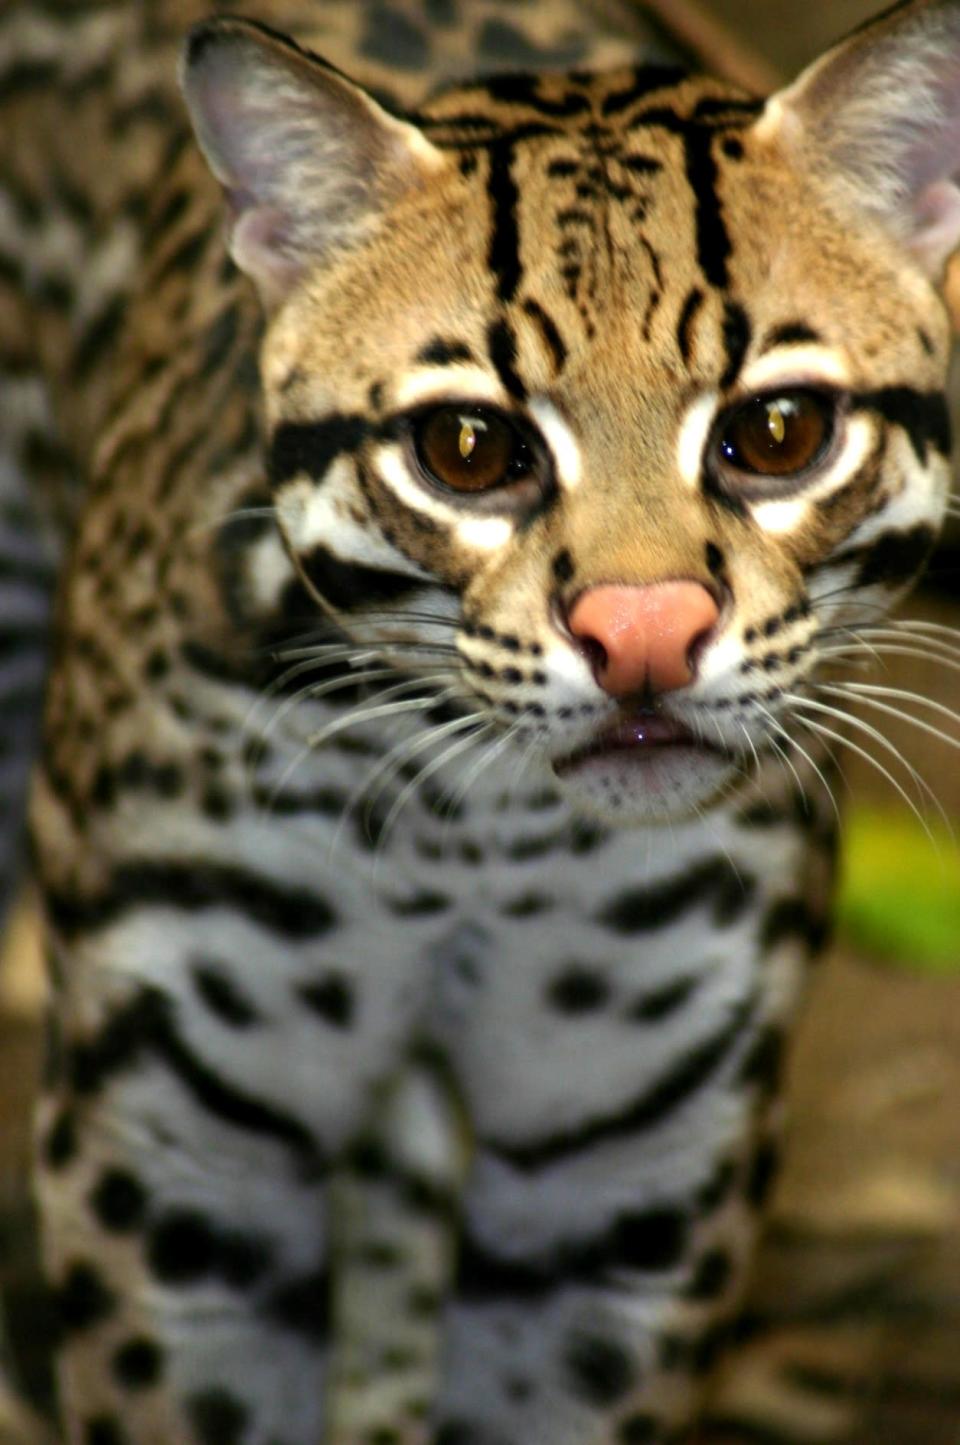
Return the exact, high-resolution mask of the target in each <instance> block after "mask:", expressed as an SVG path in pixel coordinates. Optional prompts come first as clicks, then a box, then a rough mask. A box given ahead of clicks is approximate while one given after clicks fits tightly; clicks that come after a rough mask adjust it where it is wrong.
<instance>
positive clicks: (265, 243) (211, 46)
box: [181, 19, 442, 304]
mask: <svg viewBox="0 0 960 1445" xmlns="http://www.w3.org/2000/svg"><path fill="white" fill-rule="evenodd" d="M181 84H182V86H183V91H184V95H185V97H186V102H187V106H188V109H189V111H190V116H191V119H192V121H193V127H194V130H195V131H196V134H197V139H198V140H199V142H200V146H201V148H202V150H203V152H204V154H205V156H206V158H207V161H208V162H209V165H210V168H211V170H212V171H213V173H214V175H215V176H216V177H217V179H218V180H219V181H220V183H221V184H222V186H223V187H224V190H225V192H226V195H227V201H228V204H229V207H230V251H231V254H232V255H233V258H234V260H235V261H236V263H237V265H238V266H239V267H240V268H241V269H242V270H244V271H246V272H247V273H248V274H249V275H250V276H252V278H253V279H254V281H255V282H256V283H257V285H258V287H259V288H260V291H261V294H262V295H263V297H264V300H265V301H266V302H267V303H268V304H275V303H277V302H278V301H280V300H282V298H283V297H284V296H285V295H286V294H287V292H288V291H289V290H290V288H291V286H292V285H294V284H295V282H296V281H297V280H298V278H299V277H300V276H301V275H302V274H303V272H304V270H305V269H306V268H307V266H308V265H310V264H311V263H312V262H316V261H318V260H319V261H322V260H323V259H324V258H325V257H327V256H328V255H329V254H330V253H331V252H333V251H334V250H336V249H338V248H340V247H343V246H349V245H351V244H352V243H355V242H356V241H357V240H358V239H360V237H361V236H362V235H363V234H364V233H365V232H366V231H368V230H369V229H370V228H371V227H372V226H373V225H374V224H375V223H376V220H377V218H378V216H379V215H380V214H381V213H382V212H383V210H384V209H385V208H386V207H387V206H389V205H390V204H391V203H392V202H393V201H394V200H396V199H397V198H398V197H399V196H400V195H401V194H402V193H403V192H404V191H407V190H410V189H413V188H415V187H417V186H418V185H419V184H422V182H423V180H424V179H425V178H426V176H427V175H428V174H429V173H430V171H431V170H436V169H437V168H438V167H439V166H440V165H441V164H442V159H441V156H440V153H439V152H438V151H437V150H436V149H435V148H434V147H433V146H431V144H430V142H429V141H428V140H427V139H426V138H425V137H424V136H423V135H422V133H421V132H420V131H419V130H417V129H416V128H415V127H414V126H411V125H407V124H405V123H403V122H402V121H399V120H396V119H395V118H394V117H393V116H391V115H389V114H388V113H387V112H386V111H385V110H383V108H382V107H381V106H379V105H378V104H377V103H376V101H374V100H372V99H371V97H370V96H368V95H367V94H366V92H365V91H363V90H361V88H360V87H359V86H357V85H354V84H353V83H352V82H351V81H349V80H348V79H347V78H346V77H345V76H344V75H342V74H341V73H340V72H339V71H337V70H336V69H334V68H333V67H332V66H330V65H327V64H326V63H325V62H324V61H322V60H320V59H318V58H317V57H316V56H313V55H310V54H308V53H307V52H305V51H303V50H301V49H300V48H299V47H298V46H296V45H295V44H294V43H293V42H292V41H290V40H288V39H286V37H284V36H281V35H277V34H275V33H274V32H272V31H270V30H268V29H266V28H265V27H263V26H261V25H257V24H255V23H252V22H250V21H245V20H236V19H221V20H211V21H207V22H204V23H202V24H200V25H198V26H196V27H195V28H194V29H193V30H192V31H191V33H190V36H189V38H188V40H187V43H186V46H185V48H184V54H183V61H182V66H181Z"/></svg>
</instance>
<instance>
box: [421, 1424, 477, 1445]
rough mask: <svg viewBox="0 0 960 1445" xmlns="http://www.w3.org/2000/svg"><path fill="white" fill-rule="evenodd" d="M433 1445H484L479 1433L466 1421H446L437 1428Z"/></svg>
mask: <svg viewBox="0 0 960 1445" xmlns="http://www.w3.org/2000/svg"><path fill="white" fill-rule="evenodd" d="M433 1445H483V1442H482V1440H481V1438H480V1434H479V1431H477V1430H476V1429H475V1428H474V1426H473V1425H470V1424H468V1422H467V1421H466V1420H444V1421H443V1422H442V1424H440V1425H438V1426H437V1433H436V1435H435V1436H434V1440H433Z"/></svg>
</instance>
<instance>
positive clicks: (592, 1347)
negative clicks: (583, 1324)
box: [564, 1333, 636, 1406]
mask: <svg viewBox="0 0 960 1445" xmlns="http://www.w3.org/2000/svg"><path fill="white" fill-rule="evenodd" d="M564 1363H565V1364H566V1367H567V1372H568V1374H569V1377H570V1381H571V1384H572V1385H573V1388H574V1390H575V1391H576V1393H577V1395H578V1396H579V1397H580V1398H581V1399H582V1400H585V1401H587V1402H588V1403H589V1404H591V1405H597V1406H608V1405H614V1404H616V1402H617V1401H618V1400H622V1399H623V1397H624V1395H626V1394H627V1392H628V1391H629V1390H630V1389H632V1388H633V1386H634V1384H635V1383H636V1370H635V1367H634V1363H633V1360H632V1359H631V1358H630V1356H629V1354H628V1353H627V1351H626V1350H625V1349H624V1348H623V1346H622V1345H619V1344H618V1343H617V1342H616V1341H615V1340H610V1339H605V1338H604V1337H603V1336H602V1335H595V1334H586V1333H583V1334H576V1335H574V1336H573V1338H572V1340H571V1341H570V1343H569V1345H568V1347H567V1352H566V1357H565V1361H564Z"/></svg>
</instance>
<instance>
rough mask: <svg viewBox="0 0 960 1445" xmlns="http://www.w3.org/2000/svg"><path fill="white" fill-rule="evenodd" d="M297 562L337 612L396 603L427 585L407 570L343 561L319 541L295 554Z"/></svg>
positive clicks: (309, 580)
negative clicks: (388, 569)
mask: <svg viewBox="0 0 960 1445" xmlns="http://www.w3.org/2000/svg"><path fill="white" fill-rule="evenodd" d="M297 562H298V564H299V566H300V569H301V571H302V572H303V575H304V576H305V577H306V579H307V580H308V582H309V583H310V585H311V586H312V587H314V588H315V589H316V591H317V592H318V593H319V594H320V596H321V597H323V598H324V599H325V600H326V601H327V602H329V603H330V605H331V606H332V607H335V608H337V610H338V611H340V612H351V611H353V610H354V609H355V608H357V607H365V606H369V605H370V603H389V602H397V601H399V600H400V598H402V597H406V596H408V595H409V594H410V593H411V592H414V591H416V590H417V589H419V588H422V587H424V586H426V585H427V584H426V583H425V582H424V580H423V579H422V578H420V577H411V576H410V575H409V573H404V572H389V571H386V570H384V569H382V568H380V567H363V566H361V565H360V564H359V563H358V562H344V561H343V560H342V558H340V557H337V556H336V555H335V554H334V553H333V552H331V551H330V549H329V548H328V547H324V546H323V545H322V544H320V543H318V544H317V545H316V546H315V547H313V548H311V550H310V551H309V552H307V553H305V554H303V555H301V556H298V558H297Z"/></svg>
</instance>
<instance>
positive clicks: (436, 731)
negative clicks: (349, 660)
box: [331, 712, 486, 848]
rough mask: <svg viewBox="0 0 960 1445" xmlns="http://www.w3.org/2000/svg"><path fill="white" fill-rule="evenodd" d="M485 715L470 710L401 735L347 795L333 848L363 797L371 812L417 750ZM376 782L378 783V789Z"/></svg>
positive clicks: (477, 720)
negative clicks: (403, 736)
mask: <svg viewBox="0 0 960 1445" xmlns="http://www.w3.org/2000/svg"><path fill="white" fill-rule="evenodd" d="M485 716H486V714H485V713H482V712H474V713H469V714H467V715H466V716H464V717H456V718H454V719H453V720H452V721H451V722H447V723H442V724H440V725H438V726H437V727H433V728H430V729H429V730H428V731H426V732H424V733H420V734H417V735H416V736H414V737H412V738H402V739H401V740H400V742H398V743H396V744H395V745H394V747H392V748H391V749H390V750H389V752H388V753H387V754H386V756H385V757H383V758H381V760H380V762H379V763H378V764H377V766H376V767H375V768H374V769H373V771H372V772H371V773H370V774H369V776H368V777H366V778H364V779H363V781H362V782H361V783H360V785H359V787H357V788H356V789H355V790H354V792H353V793H352V794H351V795H350V797H349V798H348V800H347V804H346V807H345V808H344V810H343V817H342V818H341V820H340V823H339V824H338V825H337V831H336V833H335V834H334V837H333V842H332V844H331V848H335V847H336V846H337V844H338V842H339V839H340V834H341V831H342V829H343V826H344V824H345V822H346V820H347V818H349V816H350V815H351V813H352V812H353V810H354V808H355V807H357V806H358V805H359V803H360V801H361V800H362V799H365V800H366V812H367V814H368V815H369V813H370V811H371V810H372V809H373V807H374V806H375V804H376V802H377V799H378V798H379V797H380V795H381V794H382V792H383V790H384V789H385V788H386V787H387V786H388V785H389V784H390V783H391V782H392V781H393V779H394V778H395V777H396V775H397V773H398V772H400V771H401V770H402V769H403V768H404V766H405V765H406V764H407V763H408V762H409V760H410V759H411V758H413V757H416V755H417V753H420V752H424V751H425V750H426V749H427V748H428V747H431V746H433V745H434V744H436V743H438V742H440V741H442V739H443V738H445V737H449V736H450V734H451V733H459V732H463V731H464V730H465V729H467V728H473V727H475V726H476V724H477V723H478V722H482V721H483V719H484V717H485ZM374 785H376V788H375V790H374Z"/></svg>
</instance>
